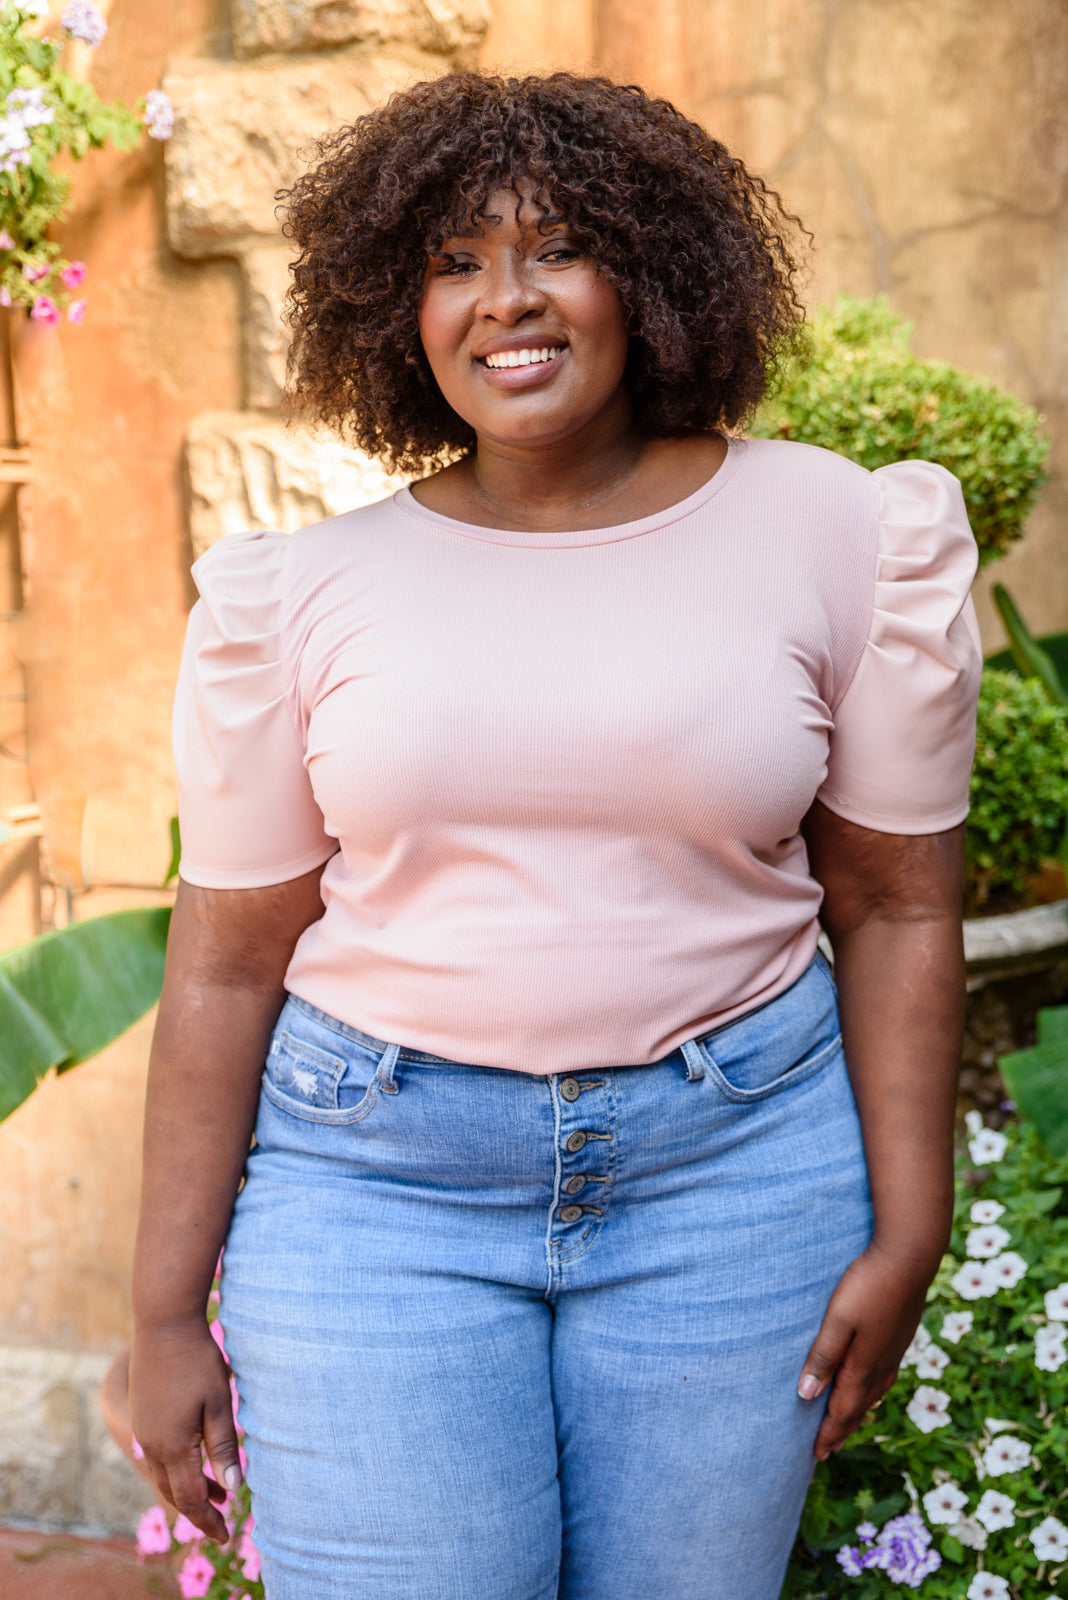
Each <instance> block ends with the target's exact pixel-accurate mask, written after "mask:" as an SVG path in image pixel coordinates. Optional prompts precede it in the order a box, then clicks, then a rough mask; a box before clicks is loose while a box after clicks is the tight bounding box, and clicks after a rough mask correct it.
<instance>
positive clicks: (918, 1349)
mask: <svg viewBox="0 0 1068 1600" xmlns="http://www.w3.org/2000/svg"><path fill="white" fill-rule="evenodd" d="M932 1342H933V1341H932V1339H931V1335H930V1334H929V1333H928V1332H927V1329H926V1328H925V1327H924V1325H923V1323H922V1322H921V1323H920V1325H919V1327H918V1328H917V1329H916V1332H915V1333H914V1334H913V1335H912V1342H911V1344H910V1345H909V1347H908V1349H907V1350H906V1351H905V1354H904V1355H903V1356H902V1357H901V1365H902V1366H903V1367H914V1366H915V1365H916V1363H917V1361H918V1360H919V1359H920V1357H921V1356H922V1354H923V1352H924V1351H925V1350H926V1349H927V1347H928V1346H929V1345H930V1344H931V1343H932Z"/></svg>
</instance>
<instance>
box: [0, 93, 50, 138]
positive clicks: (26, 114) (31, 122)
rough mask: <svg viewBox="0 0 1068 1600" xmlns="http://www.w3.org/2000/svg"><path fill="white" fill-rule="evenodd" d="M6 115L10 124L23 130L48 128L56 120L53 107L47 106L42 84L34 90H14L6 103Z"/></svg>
mask: <svg viewBox="0 0 1068 1600" xmlns="http://www.w3.org/2000/svg"><path fill="white" fill-rule="evenodd" d="M4 115H5V117H6V118H7V120H8V121H9V122H11V123H13V124H14V125H15V126H18V127H23V128H46V127H48V125H49V123H52V122H55V120H56V114H55V112H54V111H53V110H52V107H51V106H49V105H46V104H45V97H44V89H43V87H42V86H41V85H40V84H38V85H37V87H36V88H34V89H12V91H11V93H10V94H9V95H8V97H7V99H6V100H5V102H4Z"/></svg>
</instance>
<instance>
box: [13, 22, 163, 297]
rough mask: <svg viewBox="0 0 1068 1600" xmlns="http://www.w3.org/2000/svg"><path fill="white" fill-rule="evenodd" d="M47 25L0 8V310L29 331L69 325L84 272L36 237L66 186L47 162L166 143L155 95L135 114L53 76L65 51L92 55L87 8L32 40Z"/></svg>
mask: <svg viewBox="0 0 1068 1600" xmlns="http://www.w3.org/2000/svg"><path fill="white" fill-rule="evenodd" d="M48 16H49V7H48V4H47V0H3V3H2V4H0V306H22V307H24V308H25V310H26V311H27V312H28V313H29V315H30V316H31V317H32V318H33V319H34V320H35V321H37V322H44V323H56V322H59V321H60V319H61V318H62V317H64V316H65V317H66V319H67V320H68V321H69V322H73V323H75V324H79V323H81V322H82V321H83V319H84V317H85V310H86V304H87V301H86V298H85V296H84V295H80V294H78V293H77V291H78V290H79V289H80V287H81V285H82V283H83V281H84V279H85V275H86V269H85V264H84V262H81V261H68V260H66V259H65V258H64V256H63V255H62V253H61V251H60V247H59V245H58V244H56V243H55V242H54V241H53V240H51V239H49V238H47V237H46V235H47V232H48V229H49V227H50V226H51V224H52V223H53V222H55V221H56V220H57V219H58V218H60V217H62V216H63V214H64V213H65V211H66V210H67V207H68V204H69V200H70V191H71V179H70V178H69V177H68V176H66V175H65V174H63V173H60V172H57V171H55V170H54V163H55V161H56V158H57V157H58V156H59V155H60V154H61V153H64V152H65V153H67V154H69V155H71V156H73V157H74V159H75V160H76V161H80V160H81V158H82V157H83V156H84V155H85V154H86V152H87V151H89V150H91V149H100V148H102V147H103V146H104V145H107V144H111V145H113V146H114V147H115V148H116V149H118V150H130V149H132V148H133V147H134V145H136V144H137V143H138V141H139V140H140V138H141V136H142V132H147V133H148V135H149V137H150V138H153V139H167V138H169V137H170V135H171V132H172V131H173V127H174V113H173V110H172V108H171V104H170V101H169V100H168V98H167V96H166V95H165V94H164V93H163V92H162V91H161V90H159V89H153V90H150V92H149V93H148V94H147V95H146V96H145V99H144V102H143V104H142V107H141V110H140V112H138V111H135V110H131V109H130V108H129V107H128V106H125V105H123V104H122V102H121V101H117V100H116V101H112V102H110V103H108V102H105V101H103V100H101V99H100V98H99V96H98V95H97V93H96V91H95V90H94V89H93V88H92V87H91V86H90V85H89V84H87V83H83V82H81V80H80V79H78V78H75V77H73V76H72V75H71V74H70V73H69V72H65V71H64V70H63V69H62V68H61V67H60V65H59V61H60V57H61V55H62V53H63V49H64V47H65V45H66V44H67V43H69V42H70V41H72V40H74V41H77V42H79V43H81V44H84V45H88V46H89V47H90V48H91V49H94V50H95V49H97V48H98V47H99V46H100V45H101V43H102V42H103V40H104V38H105V36H106V34H107V22H106V21H105V20H104V18H103V16H102V15H101V14H100V12H99V11H98V10H97V8H96V6H95V5H94V4H93V0H69V3H68V4H67V6H66V7H65V8H64V10H63V11H62V13H61V15H60V18H59V24H60V29H61V32H60V33H59V34H58V35H57V36H55V37H52V36H50V35H45V34H42V33H40V32H38V31H36V25H37V24H40V23H42V22H46V21H47V19H48Z"/></svg>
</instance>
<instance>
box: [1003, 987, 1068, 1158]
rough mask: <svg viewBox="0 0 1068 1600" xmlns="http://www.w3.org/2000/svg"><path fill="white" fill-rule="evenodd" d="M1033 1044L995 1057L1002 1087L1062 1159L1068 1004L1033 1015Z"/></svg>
mask: <svg viewBox="0 0 1068 1600" xmlns="http://www.w3.org/2000/svg"><path fill="white" fill-rule="evenodd" d="M1035 1033H1036V1040H1035V1044H1034V1045H1033V1046H1032V1048H1031V1049H1030V1050H1014V1051H1013V1052H1012V1053H1011V1054H1010V1055H1005V1056H999V1057H998V1067H999V1068H1000V1070H1001V1076H1002V1077H1003V1079H1004V1080H1005V1087H1006V1088H1007V1089H1008V1091H1009V1093H1010V1094H1011V1095H1012V1097H1013V1099H1014V1100H1015V1102H1016V1104H1017V1105H1018V1106H1019V1108H1020V1110H1021V1111H1022V1112H1023V1114H1024V1116H1025V1117H1027V1118H1029V1119H1030V1121H1031V1122H1033V1123H1034V1125H1035V1127H1036V1128H1037V1129H1038V1132H1039V1135H1040V1136H1041V1138H1042V1139H1043V1141H1044V1142H1045V1144H1046V1145H1047V1147H1048V1148H1049V1149H1050V1150H1052V1152H1053V1154H1054V1155H1056V1156H1059V1157H1060V1158H1061V1159H1062V1160H1064V1159H1068V1006H1046V1007H1044V1008H1043V1010H1041V1011H1040V1012H1039V1013H1038V1015H1037V1016H1036V1018H1035Z"/></svg>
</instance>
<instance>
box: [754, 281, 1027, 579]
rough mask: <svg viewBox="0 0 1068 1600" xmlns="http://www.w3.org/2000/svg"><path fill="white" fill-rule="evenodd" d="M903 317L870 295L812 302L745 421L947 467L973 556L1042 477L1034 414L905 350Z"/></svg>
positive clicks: (839, 446) (996, 537)
mask: <svg viewBox="0 0 1068 1600" xmlns="http://www.w3.org/2000/svg"><path fill="white" fill-rule="evenodd" d="M911 333H912V329H911V325H910V324H909V323H907V322H905V321H904V320H903V319H902V318H900V317H898V316H896V315H895V313H894V312H892V311H891V310H890V308H889V306H888V305H887V303H886V300H885V298H883V297H882V296H879V297H878V298H877V299H874V300H855V299H851V298H849V297H848V296H842V297H841V298H840V299H838V300H836V301H835V303H834V304H833V305H832V306H829V307H823V308H821V309H819V310H817V311H816V313H815V314H814V316H813V318H812V322H811V326H810V329H809V337H808V341H807V347H806V348H803V349H802V351H801V353H800V354H799V355H798V356H797V357H795V358H794V359H793V360H791V361H790V362H788V363H787V365H786V367H785V369H784V371H783V374H782V378H781V380H780V382H779V384H778V386H777V387H776V389H775V391H774V392H773V393H772V395H771V396H770V397H769V398H768V399H767V400H766V401H765V403H764V405H763V406H762V407H761V409H760V411H759V412H758V414H757V417H756V420H755V423H754V425H753V429H752V431H753V433H754V434H756V435H757V436H758V437H760V438H765V439H796V440H800V441H801V442H802V443H805V444H815V445H823V446H824V447H825V448H827V449H829V450H836V451H838V452H839V453H840V454H841V455H844V456H848V457H849V458H850V459H851V460H853V461H857V462H859V463H860V465H861V466H864V467H868V468H875V467H882V466H886V465H887V464H888V463H889V462H891V461H901V460H904V459H907V458H909V457H919V458H920V459H922V460H927V461H938V462H940V463H941V464H942V465H943V466H945V467H948V468H949V470H950V471H951V472H954V473H956V475H957V477H958V478H959V479H960V481H961V486H962V488H963V490H964V499H965V502H966V504H967V507H968V516H969V518H970V520H971V525H972V529H973V531H974V533H975V537H976V540H977V541H978V544H979V556H980V561H981V562H986V561H990V560H992V559H993V558H994V557H995V556H999V555H1003V554H1004V552H1005V550H1006V549H1007V548H1008V546H1009V545H1010V544H1011V543H1012V541H1013V540H1014V539H1018V538H1019V537H1020V535H1021V533H1022V532H1023V524H1024V521H1025V519H1026V517H1027V514H1028V512H1029V511H1030V510H1031V508H1032V506H1033V505H1034V503H1035V500H1036V499H1037V497H1038V493H1039V490H1040V489H1041V487H1042V485H1043V483H1044V482H1045V479H1046V474H1045V472H1044V470H1043V463H1044V462H1045V459H1046V455H1047V454H1048V451H1049V442H1048V441H1047V440H1045V439H1043V438H1041V437H1040V435H1039V432H1038V428H1039V423H1040V420H1041V419H1040V418H1039V416H1038V414H1037V412H1035V411H1033V410H1032V409H1031V407H1029V406H1025V405H1024V404H1023V403H1022V402H1021V401H1019V400H1017V399H1016V398H1015V397H1014V396H1013V395H1010V394H1007V393H1006V392H1005V391H1004V390H1002V389H999V388H997V387H996V386H995V385H994V384H991V383H986V382H984V381H983V379H981V378H977V377H973V376H972V375H971V374H970V373H966V372H961V371H959V370H958V369H957V368H955V367H950V366H946V365H945V364H944V363H942V362H937V361H921V360H920V359H919V358H918V357H917V356H914V355H912V353H911V352H910V350H909V339H910V337H911Z"/></svg>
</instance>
